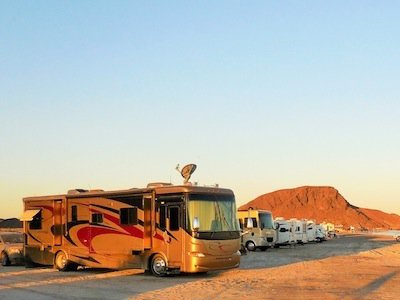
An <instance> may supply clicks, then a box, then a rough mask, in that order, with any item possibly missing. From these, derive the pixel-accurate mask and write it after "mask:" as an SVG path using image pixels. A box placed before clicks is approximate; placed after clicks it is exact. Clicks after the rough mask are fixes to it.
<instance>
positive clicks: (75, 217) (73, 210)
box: [71, 205, 78, 222]
mask: <svg viewBox="0 0 400 300" xmlns="http://www.w3.org/2000/svg"><path fill="white" fill-rule="evenodd" d="M71 221H72V222H76V221H78V207H77V206H76V205H73V206H71Z"/></svg>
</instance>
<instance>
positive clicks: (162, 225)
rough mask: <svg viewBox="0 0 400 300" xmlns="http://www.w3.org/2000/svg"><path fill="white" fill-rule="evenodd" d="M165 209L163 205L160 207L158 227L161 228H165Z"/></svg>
mask: <svg viewBox="0 0 400 300" xmlns="http://www.w3.org/2000/svg"><path fill="white" fill-rule="evenodd" d="M165 209H166V207H165V206H161V207H160V228H161V229H165V228H166V227H167V226H166V219H167V218H166V214H165Z"/></svg>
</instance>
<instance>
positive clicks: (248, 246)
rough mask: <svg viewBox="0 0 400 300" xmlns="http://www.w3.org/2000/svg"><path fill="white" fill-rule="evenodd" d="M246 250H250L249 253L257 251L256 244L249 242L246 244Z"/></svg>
mask: <svg viewBox="0 0 400 300" xmlns="http://www.w3.org/2000/svg"><path fill="white" fill-rule="evenodd" d="M246 248H247V250H249V251H256V244H254V242H253V241H248V242H247V243H246Z"/></svg>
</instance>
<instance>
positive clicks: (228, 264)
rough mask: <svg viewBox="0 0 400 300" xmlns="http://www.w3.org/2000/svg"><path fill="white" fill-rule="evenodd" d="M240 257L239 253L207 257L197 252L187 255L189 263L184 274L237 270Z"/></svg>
mask: <svg viewBox="0 0 400 300" xmlns="http://www.w3.org/2000/svg"><path fill="white" fill-rule="evenodd" d="M240 256H241V254H240V251H237V252H236V253H233V254H232V255H230V256H227V255H218V256H216V255H207V254H203V253H199V252H194V253H189V258H188V260H189V263H187V264H186V265H187V266H188V268H186V270H184V272H188V273H196V272H208V271H214V270H224V269H232V268H237V267H239V264H240Z"/></svg>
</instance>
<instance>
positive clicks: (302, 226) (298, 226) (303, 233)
mask: <svg viewBox="0 0 400 300" xmlns="http://www.w3.org/2000/svg"><path fill="white" fill-rule="evenodd" d="M289 222H290V224H291V226H292V231H293V232H294V236H295V239H296V242H297V243H298V244H305V243H307V242H308V239H307V224H306V221H305V220H298V219H290V220H289Z"/></svg>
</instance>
